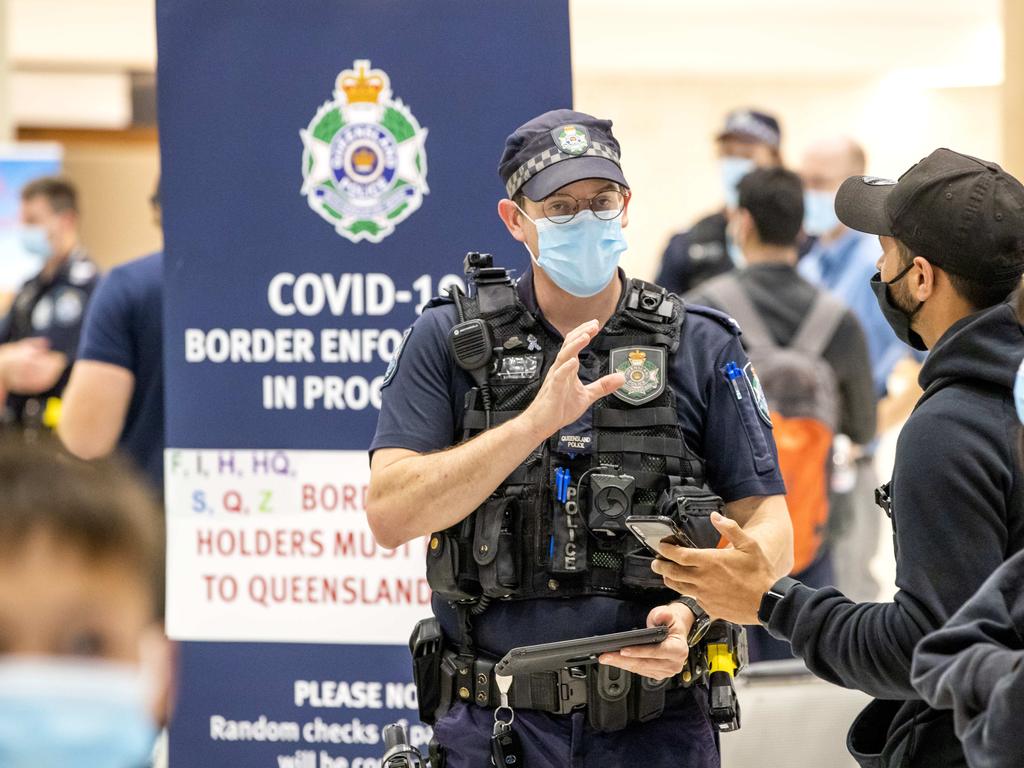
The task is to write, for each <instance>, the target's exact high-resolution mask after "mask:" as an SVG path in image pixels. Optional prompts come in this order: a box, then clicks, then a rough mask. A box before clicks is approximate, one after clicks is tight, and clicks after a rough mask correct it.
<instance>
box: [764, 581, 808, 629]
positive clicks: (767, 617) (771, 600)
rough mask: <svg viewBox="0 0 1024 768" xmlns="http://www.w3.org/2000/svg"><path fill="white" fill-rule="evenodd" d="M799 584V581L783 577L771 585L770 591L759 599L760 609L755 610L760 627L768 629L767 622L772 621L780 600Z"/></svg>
mask: <svg viewBox="0 0 1024 768" xmlns="http://www.w3.org/2000/svg"><path fill="white" fill-rule="evenodd" d="M799 583H800V582H799V581H797V580H796V579H794V578H792V577H791V576H783V577H782V578H781V579H779V580H778V581H776V582H775V583H774V584H772V586H771V589H769V590H768V591H767V592H765V593H764V595H763V596H762V597H761V607H760V608H758V609H757V620H758V621H759V622H761V626H762V627H764V628H765V629H767V628H768V622H770V621H771V620H772V613H773V612H774V611H775V606H777V605H778V604H779V603H780V602H781V601H782V598H784V597H785V596H786V595H787V594H789V590H791V589H792V588H793V587H794V586H796V585H797V584H799Z"/></svg>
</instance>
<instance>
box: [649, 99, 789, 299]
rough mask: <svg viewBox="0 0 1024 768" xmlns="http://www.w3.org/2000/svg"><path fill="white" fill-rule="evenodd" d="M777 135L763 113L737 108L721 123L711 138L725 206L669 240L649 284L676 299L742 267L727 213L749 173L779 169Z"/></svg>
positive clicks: (778, 131)
mask: <svg viewBox="0 0 1024 768" xmlns="http://www.w3.org/2000/svg"><path fill="white" fill-rule="evenodd" d="M781 143H782V131H781V129H780V128H779V121H778V120H777V119H776V118H775V117H774V116H772V115H770V114H768V113H767V112H758V111H755V110H752V109H737V110H734V111H732V112H730V113H729V114H728V115H727V116H726V118H725V126H724V127H723V128H722V130H721V131H720V132H719V133H718V136H717V137H716V138H715V147H716V151H717V154H718V172H719V175H720V178H721V181H722V195H723V197H724V201H725V207H724V208H722V209H721V210H719V211H718V212H716V213H713V214H711V215H710V216H705V217H704V218H703V219H701V220H700V221H698V222H697V223H696V224H694V225H693V226H692V227H691V228H690V229H689V230H687V231H686V232H680V233H679V234H676V235H673V236H672V239H671V240H669V243H668V246H667V247H666V248H665V253H664V255H663V256H662V257H661V267H660V269H659V271H658V277H657V279H656V281H655V282H657V283H658V285H661V286H663V287H664V288H666V289H668V290H669V291H672V292H674V293H677V294H679V295H680V296H682V295H683V294H684V293H686V292H687V291H690V290H692V289H693V288H695V287H697V286H698V285H700V284H701V283H702V282H704V281H705V280H707V279H709V278H712V277H714V276H715V275H720V274H722V273H723V272H728V271H729V270H731V269H734V268H735V267H737V266H742V255H741V253H740V250H739V248H738V247H737V246H736V245H735V244H734V243H732V242H730V240H729V237H728V234H727V232H726V224H727V217H728V213H729V211H731V210H733V209H735V208H736V202H737V199H738V194H739V192H738V186H739V183H740V179H742V178H743V177H744V176H745V175H746V174H748V173H750V171H752V170H754V168H770V167H773V166H777V165H781V164H782V158H781V155H780V145H781Z"/></svg>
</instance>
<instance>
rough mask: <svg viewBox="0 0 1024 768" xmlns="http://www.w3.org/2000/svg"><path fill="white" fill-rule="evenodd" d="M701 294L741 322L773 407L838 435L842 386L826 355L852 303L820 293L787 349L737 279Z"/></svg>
mask: <svg viewBox="0 0 1024 768" xmlns="http://www.w3.org/2000/svg"><path fill="white" fill-rule="evenodd" d="M699 292H700V293H701V294H703V295H705V296H707V297H708V298H709V299H711V300H712V301H713V302H714V303H715V304H716V305H717V306H718V307H719V308H721V309H722V311H724V312H726V313H727V314H729V315H731V316H732V318H733V319H734V320H735V321H736V322H737V323H739V326H740V328H741V329H742V331H743V347H744V349H745V350H746V351H747V356H748V357H749V358H750V362H752V363H753V364H754V367H755V368H756V369H757V375H758V378H759V379H760V381H761V386H762V387H763V388H764V394H765V396H766V398H767V400H768V407H769V409H770V410H771V411H772V412H773V413H779V414H781V415H782V416H785V417H787V418H812V419H816V420H818V421H820V422H822V423H823V424H825V425H826V426H827V427H828V428H829V429H830V430H831V431H832V432H835V431H836V429H837V428H838V426H839V388H838V386H837V384H836V377H835V373H834V372H833V370H832V366H831V365H829V364H828V362H827V361H826V360H825V359H824V358H822V353H824V351H825V349H826V348H827V347H828V345H829V342H831V341H832V337H833V336H835V333H836V330H837V329H838V328H839V324H840V323H841V322H842V320H843V317H844V316H845V315H846V305H844V304H843V303H842V302H841V301H839V300H838V299H836V298H834V297H833V296H831V295H829V294H828V293H825V292H824V291H820V292H819V293H818V296H817V298H816V299H815V300H814V303H813V304H812V305H811V308H810V311H809V312H808V313H807V317H805V318H804V321H803V322H802V323H801V324H800V327H799V328H797V331H796V334H794V336H793V340H792V341H791V342H790V343H789V344H788V345H787V346H785V347H782V346H779V345H778V344H777V343H776V342H775V339H774V338H773V337H772V334H771V331H769V330H768V327H767V326H766V325H765V323H764V320H762V319H761V315H760V313H758V311H757V309H756V308H755V307H754V303H753V302H752V301H751V300H750V297H749V296H748V295H747V292H746V291H745V290H744V289H743V285H742V284H741V283H740V281H739V279H738V278H737V277H736V276H735V275H732V274H728V275H723V276H722V277H720V278H718V279H716V280H712V281H710V282H708V283H706V284H705V285H703V286H702V287H701V288H700V289H699Z"/></svg>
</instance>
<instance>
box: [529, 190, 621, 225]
mask: <svg viewBox="0 0 1024 768" xmlns="http://www.w3.org/2000/svg"><path fill="white" fill-rule="evenodd" d="M628 199H629V191H628V190H626V191H625V192H623V191H622V190H619V189H606V190H604V191H603V192H598V193H597V194H596V195H594V196H593V197H584V198H582V199H577V198H575V197H573V196H572V195H567V194H565V193H564V192H556V193H555V194H553V195H549V196H548V197H545V198H544V199H543V200H542V201H541V207H542V209H543V211H544V218H546V219H547V220H548V221H550V222H551V223H552V224H568V223H569V222H570V221H572V220H573V219H574V218H575V217H576V214H577V213H579V212H580V211H581V210H586V209H589V210H591V211H593V213H594V215H595V216H596V217H597V218H599V219H601V220H603V221H611V220H612V219H614V218H616V217H617V216H619V214H621V213H622V210H623V209H624V208H625V207H626V200H628Z"/></svg>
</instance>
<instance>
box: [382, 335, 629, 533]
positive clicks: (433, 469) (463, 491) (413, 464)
mask: <svg viewBox="0 0 1024 768" xmlns="http://www.w3.org/2000/svg"><path fill="white" fill-rule="evenodd" d="M598 330H599V326H598V323H597V322H596V321H590V322H588V323H584V324H583V325H581V326H579V327H578V328H575V329H574V330H573V331H571V332H570V333H569V334H567V335H566V337H565V342H564V343H563V344H562V348H561V350H560V351H559V353H558V356H557V357H556V358H555V362H554V364H553V365H552V366H551V368H550V370H549V371H548V374H547V377H546V378H545V379H544V383H543V384H542V385H541V388H540V391H539V392H538V393H537V397H536V398H534V400H533V403H531V404H530V406H529V408H527V409H526V410H525V411H524V412H523V413H522V414H521V415H519V416H517V417H516V418H514V419H512V420H511V421H508V422H506V423H505V424H503V425H501V426H499V427H495V428H493V429H489V430H487V431H486V432H483V433H482V434H480V435H478V436H477V437H475V438H474V439H472V440H470V441H468V442H466V443H462V444H461V445H458V446H455V447H453V448H449V449H447V450H443V451H439V452H437V453H417V452H416V451H411V450H407V449H404V448H381V449H378V450H377V451H375V452H374V454H373V460H372V462H371V464H370V488H369V494H368V496H367V500H366V516H367V519H368V520H369V523H370V528H371V529H372V531H373V535H374V536H375V537H376V539H377V541H378V543H379V544H380V545H381V546H383V547H388V548H394V547H398V546H400V545H402V544H404V543H405V542H407V541H411V540H412V539H415V538H417V537H419V536H426V535H428V534H430V533H432V532H434V531H440V530H443V529H445V528H448V527H449V526H452V525H454V524H455V523H457V522H459V521H460V520H462V519H463V518H465V517H466V516H467V515H468V514H469V513H471V512H472V511H473V510H474V509H476V508H477V507H478V506H480V504H481V503H483V501H484V500H485V499H486V498H487V497H488V496H489V495H490V494H491V493H492V492H493V491H494V489H495V488H497V487H498V485H499V484H500V483H501V481H502V480H504V479H505V478H506V477H508V475H509V474H511V472H512V470H514V469H515V468H516V467H517V466H518V465H519V464H521V463H522V462H523V461H524V460H525V459H526V458H527V457H528V456H529V455H530V453H532V452H533V451H534V450H535V449H536V448H537V446H538V445H540V444H541V443H542V442H543V441H544V440H546V439H547V438H548V437H549V436H551V435H552V434H554V433H555V432H557V431H558V430H559V429H561V428H562V427H563V426H565V425H566V424H571V423H572V422H573V421H575V420H576V419H578V418H579V417H580V416H581V415H582V414H583V412H584V411H585V410H586V409H587V408H589V407H590V406H591V405H592V404H593V403H594V402H595V401H597V400H599V399H600V398H602V397H605V396H606V395H609V394H611V393H612V392H614V391H615V390H616V389H618V388H619V387H620V386H622V384H623V377H622V374H619V373H613V374H609V375H607V376H604V377H603V378H601V379H598V380H597V381H595V382H593V383H592V384H587V385H584V384H583V383H582V382H581V381H580V378H579V375H578V370H579V357H578V355H579V353H580V351H581V350H583V348H584V347H586V346H587V344H589V343H590V340H591V339H592V338H593V337H594V336H596V335H597V332H598Z"/></svg>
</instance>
